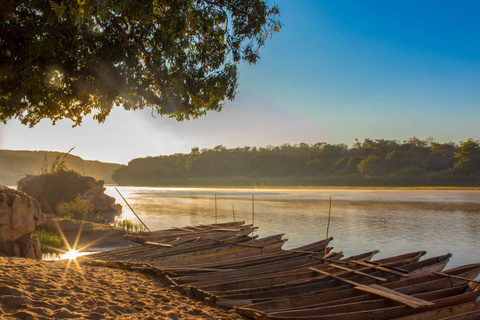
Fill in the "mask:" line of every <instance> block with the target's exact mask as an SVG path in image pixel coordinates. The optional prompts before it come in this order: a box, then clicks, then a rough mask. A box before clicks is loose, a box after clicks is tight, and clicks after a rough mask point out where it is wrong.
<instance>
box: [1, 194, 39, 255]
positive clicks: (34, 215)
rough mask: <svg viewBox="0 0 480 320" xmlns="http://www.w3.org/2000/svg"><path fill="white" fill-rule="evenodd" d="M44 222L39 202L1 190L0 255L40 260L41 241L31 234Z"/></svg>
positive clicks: (23, 195) (26, 196)
mask: <svg viewBox="0 0 480 320" xmlns="http://www.w3.org/2000/svg"><path fill="white" fill-rule="evenodd" d="M44 222H45V214H44V213H43V212H42V210H41V208H40V204H39V203H38V201H37V200H36V199H34V198H32V197H30V196H28V195H27V194H25V193H23V192H21V191H17V190H13V189H9V188H6V189H0V252H1V253H3V254H5V255H7V256H17V257H26V258H34V259H41V258H42V252H41V246H40V241H39V240H38V237H37V236H36V235H32V234H31V233H32V232H33V231H35V228H36V227H37V226H38V225H40V224H42V223H44Z"/></svg>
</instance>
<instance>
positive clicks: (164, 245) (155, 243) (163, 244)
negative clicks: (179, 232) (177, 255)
mask: <svg viewBox="0 0 480 320" xmlns="http://www.w3.org/2000/svg"><path fill="white" fill-rule="evenodd" d="M143 244H150V245H154V246H159V247H168V248H171V247H173V245H171V244H168V243H159V242H153V241H145V242H144V243H143Z"/></svg>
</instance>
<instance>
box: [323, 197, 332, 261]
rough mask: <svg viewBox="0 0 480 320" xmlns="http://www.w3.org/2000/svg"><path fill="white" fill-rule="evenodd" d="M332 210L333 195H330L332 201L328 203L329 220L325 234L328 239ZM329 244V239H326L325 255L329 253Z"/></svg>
mask: <svg viewBox="0 0 480 320" xmlns="http://www.w3.org/2000/svg"><path fill="white" fill-rule="evenodd" d="M331 212H332V197H330V201H329V204H328V222H327V235H326V236H325V239H328V229H329V228H330V215H331ZM327 245H328V241H325V253H324V254H325V255H326V254H327Z"/></svg>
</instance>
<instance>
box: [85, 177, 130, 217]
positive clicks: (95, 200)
mask: <svg viewBox="0 0 480 320" xmlns="http://www.w3.org/2000/svg"><path fill="white" fill-rule="evenodd" d="M88 185H89V189H88V190H87V191H86V192H84V193H83V194H82V199H85V200H88V201H89V202H90V203H91V204H92V205H93V209H94V210H95V211H96V212H98V213H99V214H100V215H101V216H102V217H103V218H104V219H105V220H106V221H114V220H115V216H116V215H119V214H120V213H121V212H122V206H121V205H120V204H117V203H115V198H114V197H110V196H108V195H106V194H105V190H106V188H105V187H104V185H105V182H104V181H103V180H95V179H94V180H91V181H90V182H89V184H88Z"/></svg>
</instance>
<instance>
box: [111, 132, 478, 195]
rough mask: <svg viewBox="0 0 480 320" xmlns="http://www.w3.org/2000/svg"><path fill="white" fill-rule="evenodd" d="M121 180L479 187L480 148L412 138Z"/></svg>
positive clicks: (275, 152) (222, 154)
mask: <svg viewBox="0 0 480 320" xmlns="http://www.w3.org/2000/svg"><path fill="white" fill-rule="evenodd" d="M113 180H114V181H115V182H116V183H118V184H123V185H168V186H173V185H203V186H205V185H215V186H229V185H241V186H248V185H257V186H258V185H265V186H275V185H283V186H307V185H317V186H479V185H480V147H479V142H478V141H474V140H468V141H466V142H461V143H460V144H459V145H457V144H454V143H453V142H449V143H437V142H433V141H430V140H419V139H417V138H411V139H408V140H406V141H403V142H399V141H395V140H382V139H375V140H372V139H365V141H364V142H363V143H360V142H357V143H355V144H354V145H353V147H351V148H349V147H347V146H346V145H344V144H334V145H332V144H327V143H324V142H319V143H315V144H312V145H310V144H306V143H300V144H298V145H293V146H292V145H289V144H284V145H281V146H277V147H274V146H267V147H265V148H257V147H243V148H234V149H227V148H226V147H224V146H221V145H220V146H216V147H214V148H213V149H202V150H199V148H192V150H191V153H189V154H173V155H169V156H158V157H147V158H139V159H133V160H132V161H130V162H129V163H128V166H124V167H120V168H118V169H117V170H116V171H115V173H114V174H113Z"/></svg>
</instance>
